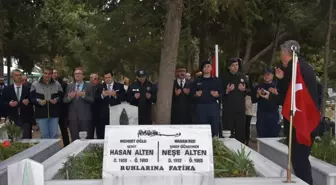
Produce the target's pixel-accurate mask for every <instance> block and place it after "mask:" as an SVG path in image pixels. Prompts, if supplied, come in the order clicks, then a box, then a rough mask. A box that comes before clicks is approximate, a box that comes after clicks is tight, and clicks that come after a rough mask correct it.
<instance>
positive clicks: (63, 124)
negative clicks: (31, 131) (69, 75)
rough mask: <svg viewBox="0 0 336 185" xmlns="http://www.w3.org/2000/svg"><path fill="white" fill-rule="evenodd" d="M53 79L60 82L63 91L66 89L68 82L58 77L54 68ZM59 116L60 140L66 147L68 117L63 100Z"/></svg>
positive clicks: (67, 142) (67, 141)
mask: <svg viewBox="0 0 336 185" xmlns="http://www.w3.org/2000/svg"><path fill="white" fill-rule="evenodd" d="M52 77H53V79H54V80H56V81H58V83H60V84H61V86H62V90H63V92H65V91H66V88H67V86H68V84H67V83H66V82H65V81H63V80H62V78H60V77H59V75H58V71H57V70H54V71H53V76H52ZM63 98H64V97H63V96H62V97H60V99H61V100H63ZM60 109H61V110H60V117H59V120H58V125H59V127H60V130H61V134H62V140H63V145H64V147H66V146H67V145H68V144H69V143H70V140H69V133H68V126H67V125H68V124H67V119H68V105H67V104H65V103H63V101H60Z"/></svg>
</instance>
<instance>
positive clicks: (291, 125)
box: [286, 46, 298, 183]
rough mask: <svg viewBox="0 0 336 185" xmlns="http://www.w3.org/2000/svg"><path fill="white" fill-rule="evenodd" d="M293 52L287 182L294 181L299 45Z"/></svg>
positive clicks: (293, 48) (293, 47) (294, 47)
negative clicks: (294, 133) (292, 165)
mask: <svg viewBox="0 0 336 185" xmlns="http://www.w3.org/2000/svg"><path fill="white" fill-rule="evenodd" d="M291 50H292V53H293V58H292V61H293V64H292V83H291V84H292V87H291V111H290V120H289V139H288V140H289V141H288V162H287V181H286V183H292V182H293V181H292V173H291V164H292V163H291V158H292V138H293V117H294V113H295V110H294V109H295V84H296V68H297V60H298V59H297V54H296V52H297V47H296V46H292V47H291Z"/></svg>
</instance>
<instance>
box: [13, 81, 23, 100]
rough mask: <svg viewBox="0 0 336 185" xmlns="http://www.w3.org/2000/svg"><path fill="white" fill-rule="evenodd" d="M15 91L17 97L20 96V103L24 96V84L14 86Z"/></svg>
mask: <svg viewBox="0 0 336 185" xmlns="http://www.w3.org/2000/svg"><path fill="white" fill-rule="evenodd" d="M18 87H19V89H18ZM18 90H19V93H18V92H17V91H18ZM14 91H15V95H17V94H19V97H18V98H19V99H18V101H20V99H21V95H22V84H21V85H15V84H14Z"/></svg>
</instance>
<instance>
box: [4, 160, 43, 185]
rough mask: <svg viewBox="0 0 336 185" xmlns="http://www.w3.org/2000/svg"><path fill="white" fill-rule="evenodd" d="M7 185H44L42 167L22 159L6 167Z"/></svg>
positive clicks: (34, 162)
mask: <svg viewBox="0 0 336 185" xmlns="http://www.w3.org/2000/svg"><path fill="white" fill-rule="evenodd" d="M7 174H8V175H7V176H8V185H44V169H43V165H42V164H40V163H38V162H36V161H33V160H31V159H24V160H22V161H20V162H17V163H14V164H12V165H10V166H8V172H7Z"/></svg>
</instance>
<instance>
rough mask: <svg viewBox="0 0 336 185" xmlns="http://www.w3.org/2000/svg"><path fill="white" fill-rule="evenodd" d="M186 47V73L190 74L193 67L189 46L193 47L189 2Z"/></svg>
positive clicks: (189, 2)
mask: <svg viewBox="0 0 336 185" xmlns="http://www.w3.org/2000/svg"><path fill="white" fill-rule="evenodd" d="M187 3H188V5H187V6H188V8H187V10H188V43H189V44H188V45H189V46H187V48H188V52H187V56H188V57H187V71H188V72H190V73H191V72H192V71H193V67H192V62H193V61H192V49H191V46H192V45H193V43H192V40H191V39H192V36H191V16H192V15H191V0H188V2H187Z"/></svg>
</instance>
